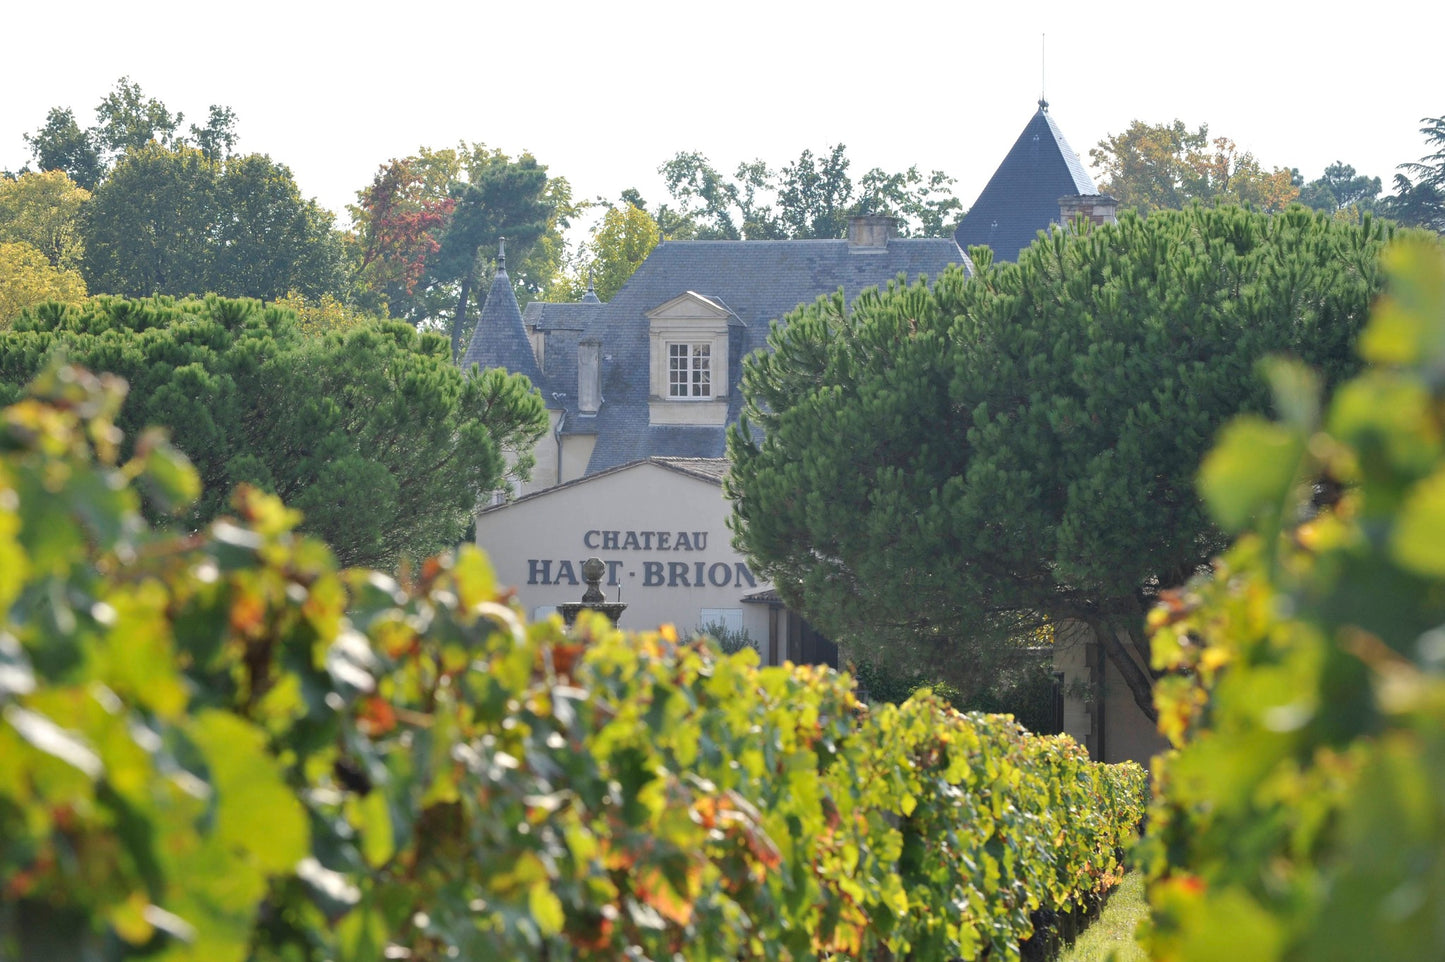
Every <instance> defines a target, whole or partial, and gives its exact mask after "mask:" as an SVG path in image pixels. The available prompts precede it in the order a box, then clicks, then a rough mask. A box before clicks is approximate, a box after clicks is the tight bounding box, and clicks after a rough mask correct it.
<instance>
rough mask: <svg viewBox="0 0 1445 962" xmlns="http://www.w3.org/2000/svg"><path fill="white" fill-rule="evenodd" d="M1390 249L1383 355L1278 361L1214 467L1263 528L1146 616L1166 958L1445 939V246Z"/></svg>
mask: <svg viewBox="0 0 1445 962" xmlns="http://www.w3.org/2000/svg"><path fill="white" fill-rule="evenodd" d="M1386 266H1387V268H1388V269H1389V271H1390V274H1391V278H1392V281H1391V285H1390V294H1389V296H1388V297H1387V298H1385V299H1384V300H1383V301H1382V302H1381V303H1380V304H1379V305H1377V307H1376V309H1375V312H1374V315H1373V318H1372V320H1371V321H1370V324H1369V326H1368V327H1367V328H1366V330H1365V331H1364V334H1363V336H1362V340H1361V353H1362V355H1363V356H1364V358H1365V359H1366V361H1367V362H1368V363H1369V367H1368V369H1367V370H1366V371H1365V372H1364V373H1363V374H1361V375H1360V376H1358V377H1357V378H1355V379H1354V380H1352V381H1350V382H1348V383H1346V384H1345V385H1344V386H1342V387H1341V388H1340V389H1339V390H1338V391H1337V392H1336V393H1335V395H1334V397H1333V398H1332V399H1331V401H1330V402H1329V404H1328V405H1327V406H1326V405H1323V404H1322V403H1321V401H1320V399H1319V392H1318V386H1317V382H1316V379H1315V378H1314V376H1313V375H1312V374H1311V373H1310V372H1309V371H1307V370H1305V369H1304V368H1302V367H1298V366H1295V365H1291V364H1288V363H1285V362H1279V363H1276V364H1275V365H1274V366H1273V367H1271V368H1270V372H1269V373H1270V378H1271V381H1272V383H1273V387H1274V391H1275V395H1276V398H1277V407H1278V410H1279V412H1280V418H1279V419H1278V420H1276V421H1266V420H1264V419H1262V418H1255V417H1251V418H1241V419H1239V420H1236V421H1235V422H1233V423H1232V424H1231V426H1230V427H1229V428H1228V429H1227V430H1226V431H1225V432H1224V433H1223V435H1222V436H1221V438H1220V441H1219V443H1218V445H1217V446H1216V448H1215V449H1214V451H1213V453H1212V454H1211V455H1210V456H1209V457H1208V458H1207V459H1206V461H1205V462H1204V464H1203V467H1202V470H1201V473H1200V487H1201V491H1202V492H1203V494H1204V496H1205V499H1206V500H1207V501H1208V503H1209V506H1210V508H1211V510H1212V512H1213V513H1214V515H1215V517H1216V518H1217V519H1218V520H1219V521H1220V523H1221V524H1222V525H1224V526H1226V527H1228V528H1230V529H1231V530H1233V531H1236V532H1240V531H1242V532H1244V534H1243V535H1242V536H1241V537H1240V539H1239V540H1238V542H1237V543H1236V545H1235V546H1234V548H1233V549H1232V550H1230V551H1229V552H1228V553H1227V554H1226V555H1225V556H1224V557H1223V558H1222V559H1221V560H1220V561H1219V562H1218V564H1217V565H1216V570H1215V571H1214V573H1213V576H1212V577H1210V578H1207V579H1201V580H1198V581H1196V582H1195V583H1193V584H1192V585H1190V586H1189V587H1188V588H1187V589H1185V590H1182V591H1180V592H1176V593H1174V594H1172V595H1170V596H1167V597H1166V598H1165V601H1164V604H1163V605H1162V606H1161V607H1160V608H1158V609H1157V610H1156V611H1155V612H1154V613H1153V615H1152V616H1151V620H1152V622H1153V626H1154V660H1155V667H1156V668H1160V669H1168V670H1170V671H1171V672H1172V674H1171V675H1170V677H1168V678H1167V679H1166V680H1165V681H1163V682H1161V684H1160V686H1159V689H1158V698H1159V706H1160V720H1161V727H1162V728H1163V729H1164V731H1165V732H1166V734H1168V735H1169V737H1170V738H1171V739H1172V740H1173V742H1174V744H1175V745H1176V746H1178V751H1177V752H1174V753H1171V754H1170V755H1168V756H1165V757H1164V758H1163V759H1161V760H1160V762H1159V764H1157V765H1156V769H1155V774H1156V777H1157V792H1158V794H1157V800H1156V802H1155V804H1154V806H1153V809H1152V814H1151V831H1150V833H1149V838H1148V840H1147V843H1146V852H1147V858H1148V860H1149V864H1150V877H1151V881H1150V903H1151V910H1152V916H1153V920H1152V927H1151V929H1150V930H1149V931H1148V932H1147V933H1146V935H1145V941H1146V943H1147V945H1148V946H1149V948H1150V950H1151V952H1152V956H1151V957H1154V958H1159V959H1175V960H1205V959H1220V958H1229V959H1231V960H1237V962H1247V960H1286V959H1289V960H1293V959H1301V960H1303V959H1309V960H1336V959H1338V960H1346V959H1349V960H1358V959H1367V958H1369V959H1376V958H1381V959H1394V960H1411V959H1439V958H1441V957H1442V956H1445V924H1442V919H1445V633H1442V627H1441V626H1442V623H1445V253H1442V250H1441V248H1440V246H1439V245H1438V244H1435V243H1430V242H1425V241H1417V242H1415V243H1412V244H1407V245H1397V246H1396V247H1394V248H1393V249H1392V250H1391V251H1389V252H1388V255H1387V258H1386ZM1301 505H1303V507H1301Z"/></svg>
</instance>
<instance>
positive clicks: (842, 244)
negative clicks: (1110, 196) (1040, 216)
mask: <svg viewBox="0 0 1445 962" xmlns="http://www.w3.org/2000/svg"><path fill="white" fill-rule="evenodd" d="M950 264H963V265H965V269H966V270H969V271H972V265H971V264H969V263H968V259H967V257H966V256H965V255H964V253H963V252H962V251H961V250H960V249H959V247H958V245H957V244H956V243H955V242H954V241H953V239H952V238H933V239H921V238H893V239H890V240H889V242H888V244H887V246H886V247H875V248H863V247H852V246H850V245H849V243H848V241H846V240H802V241H668V242H664V243H663V244H660V245H659V246H658V247H657V248H656V249H655V250H654V251H653V252H652V254H651V255H650V256H649V257H648V258H647V260H646V261H644V262H643V264H642V266H641V267H639V268H638V269H637V271H636V273H634V274H633V275H632V277H631V278H630V279H629V280H628V281H627V283H626V284H624V285H623V286H622V289H621V290H619V291H618V292H617V293H616V294H615V295H614V296H613V298H612V300H610V301H608V302H607V303H605V304H604V303H595V304H594V303H579V304H544V303H532V304H528V305H527V309H526V313H525V322H526V324H527V325H528V326H529V327H534V328H536V329H537V330H540V331H542V332H544V333H545V335H546V337H545V347H544V348H543V357H542V381H541V382H539V383H540V384H541V385H542V390H543V395H544V397H546V398H547V399H548V402H549V405H560V406H561V407H562V408H563V410H564V412H565V414H564V419H563V422H562V432H563V433H564V434H571V433H578V434H596V435H597V442H596V446H595V447H594V448H593V452H592V459H591V461H590V463H589V464H588V468H587V473H588V474H594V473H596V472H598V471H603V470H607V469H609V468H612V467H616V466H618V465H623V464H627V463H630V462H633V461H640V460H644V459H647V458H654V457H667V458H721V457H722V456H723V453H724V434H725V432H724V429H723V428H721V427H703V426H691V425H687V426H683V425H659V426H656V427H654V426H652V425H651V424H650V423H649V414H648V391H649V383H650V381H649V377H650V375H649V370H648V365H649V363H650V357H649V341H648V337H649V322H648V319H647V312H648V311H650V310H653V309H654V308H657V307H659V306H661V305H662V304H665V303H666V302H667V301H669V300H671V299H673V298H675V297H677V296H678V295H679V294H683V293H685V292H688V291H693V292H695V293H697V294H700V295H702V296H704V297H707V298H709V299H710V300H712V301H714V302H717V303H719V304H721V305H724V306H725V307H726V308H727V310H728V311H730V312H731V315H732V316H731V317H730V318H729V349H728V372H727V376H728V384H729V390H728V400H729V403H728V414H727V421H728V423H729V424H731V423H732V422H734V421H736V420H737V417H738V414H739V413H740V411H741V410H742V398H741V394H740V392H739V391H738V388H737V385H738V382H739V379H740V378H741V373H742V359H743V357H744V356H745V355H747V354H750V353H752V352H753V351H755V350H757V349H759V348H761V347H763V346H765V344H766V341H767V336H768V330H769V325H770V323H771V322H772V321H774V320H776V319H779V318H781V317H783V316H784V315H785V314H787V313H789V312H790V311H792V310H793V309H794V308H796V307H797V306H798V305H799V304H805V303H811V302H812V301H814V300H816V299H817V298H818V297H820V296H822V295H825V294H831V293H833V292H835V291H837V290H838V289H839V288H842V290H843V293H844V296H845V297H846V298H847V299H848V300H850V301H851V300H853V299H854V298H856V297H857V296H858V294H859V293H861V292H862V291H863V290H864V289H865V288H868V287H874V286H881V285H886V284H887V283H888V282H889V281H891V280H893V279H895V278H896V277H898V276H899V275H900V274H901V275H904V276H905V277H907V279H908V280H909V281H913V280H915V279H917V278H918V277H920V276H924V277H927V278H929V279H933V278H936V277H937V276H938V275H939V274H940V273H942V271H943V270H944V268H945V267H947V266H948V265H950ZM484 313H485V311H484ZM482 334H483V332H482V331H481V328H480V325H479V328H478V338H480V337H481V336H482ZM478 338H474V339H473V347H474V348H479V350H478V352H477V354H475V355H474V354H473V351H472V350H471V349H469V350H468V352H467V360H468V362H470V361H471V360H472V359H473V358H474V357H475V358H476V359H477V360H478V361H479V363H488V364H496V363H499V361H497V360H493V359H492V358H491V357H486V356H485V351H484V350H483V349H482V348H484V347H485V345H480V346H479V344H478ZM585 339H596V340H598V341H600V342H601V345H602V346H601V355H602V362H601V363H602V372H601V375H602V399H603V400H602V405H601V408H600V410H598V412H597V413H596V414H595V415H584V414H581V413H580V412H579V411H578V410H577V344H578V342H579V341H581V340H585Z"/></svg>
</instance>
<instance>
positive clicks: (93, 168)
mask: <svg viewBox="0 0 1445 962" xmlns="http://www.w3.org/2000/svg"><path fill="white" fill-rule="evenodd" d="M25 143H26V145H27V146H28V147H29V148H30V153H31V157H32V159H33V160H34V163H35V166H36V168H38V169H39V170H40V171H41V172H48V171H52V170H59V171H64V172H65V174H66V175H67V176H69V177H70V179H71V180H73V181H75V183H76V184H77V185H78V186H79V187H81V188H82V189H83V190H94V189H95V187H96V185H97V184H99V183H100V181H101V179H102V178H103V177H104V176H105V172H106V165H105V161H104V160H102V159H101V156H100V147H99V145H98V144H97V143H96V137H95V132H94V131H93V130H81V129H80V125H79V124H78V123H76V121H75V113H74V111H72V110H71V109H70V108H69V107H65V108H61V107H52V108H51V109H50V112H49V113H48V114H47V115H46V117H45V126H43V127H41V128H40V129H39V130H37V131H36V132H35V133H33V134H26V135H25Z"/></svg>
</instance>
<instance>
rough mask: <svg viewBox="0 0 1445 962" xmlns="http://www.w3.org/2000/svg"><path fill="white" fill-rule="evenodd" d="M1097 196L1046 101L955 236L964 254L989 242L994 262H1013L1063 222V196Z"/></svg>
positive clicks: (1040, 101) (1042, 101)
mask: <svg viewBox="0 0 1445 962" xmlns="http://www.w3.org/2000/svg"><path fill="white" fill-rule="evenodd" d="M1098 193H1099V188H1097V187H1096V186H1094V181H1093V179H1092V178H1090V177H1089V172H1088V171H1087V170H1085V169H1084V164H1083V161H1081V160H1079V155H1078V154H1076V153H1074V150H1073V148H1071V147H1070V146H1069V143H1068V141H1066V140H1064V135H1063V133H1062V132H1061V131H1060V130H1059V127H1058V125H1057V124H1055V123H1054V118H1053V117H1051V116H1049V104H1048V101H1046V100H1042V99H1041V100H1039V109H1038V112H1037V113H1035V114H1034V115H1033V117H1032V118H1031V119H1030V120H1029V122H1028V126H1026V127H1025V128H1024V132H1023V133H1022V134H1020V135H1019V139H1018V140H1017V141H1015V142H1014V145H1013V149H1012V150H1010V151H1009V152H1008V156H1007V157H1005V158H1004V159H1003V163H1002V164H999V167H998V170H996V171H994V174H993V177H992V178H991V179H990V180H989V182H988V186H987V187H985V188H984V189H983V193H981V194H979V195H978V200H976V201H975V202H974V204H973V206H972V207H970V208H969V211H968V213H967V214H966V215H964V218H963V220H962V221H960V222H959V224H958V230H956V231H954V232H953V237H954V239H955V240H956V241H958V246H959V247H961V248H963V249H964V250H965V251H966V250H968V248H969V246H970V245H972V244H986V245H988V246H989V247H991V248H992V249H993V257H994V260H996V261H1014V260H1017V259H1018V256H1019V251H1021V250H1023V249H1024V248H1025V247H1027V246H1029V245H1030V244H1032V243H1033V242H1034V237H1035V235H1036V234H1037V233H1038V232H1039V231H1041V230H1046V229H1047V228H1048V226H1049V225H1050V224H1057V223H1060V220H1061V215H1060V213H1059V201H1060V199H1061V198H1064V197H1070V198H1078V197H1080V196H1081V195H1098Z"/></svg>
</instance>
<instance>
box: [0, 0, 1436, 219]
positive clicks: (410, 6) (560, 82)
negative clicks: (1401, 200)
mask: <svg viewBox="0 0 1445 962" xmlns="http://www.w3.org/2000/svg"><path fill="white" fill-rule="evenodd" d="M0 17H3V19H0V23H3V24H4V25H5V28H6V29H5V33H6V34H7V35H8V39H9V41H10V42H8V43H7V44H6V45H5V47H6V52H5V56H4V57H3V58H0V76H3V87H0V89H3V90H4V93H3V95H0V169H12V170H13V169H17V168H19V167H20V166H21V165H23V164H25V163H26V162H27V161H28V160H29V153H28V150H27V148H26V145H25V143H24V141H23V139H22V135H23V134H24V133H26V132H27V131H34V130H36V129H38V128H39V127H40V126H41V125H42V124H43V123H44V120H45V114H46V111H47V110H48V109H49V108H51V107H54V106H68V107H72V108H73V109H74V110H75V113H76V117H77V120H78V121H79V122H80V123H81V124H82V126H87V125H89V124H91V123H94V107H95V105H96V104H97V103H98V102H99V101H100V99H101V98H102V97H103V96H104V95H105V94H106V93H107V92H108V91H109V90H110V89H111V88H112V87H113V86H114V85H115V82H116V80H117V79H119V78H120V77H122V76H128V77H130V79H131V80H133V81H135V82H137V83H139V84H140V85H141V87H142V88H143V90H144V91H145V93H146V94H147V95H149V96H153V97H156V98H158V99H160V100H161V101H163V102H164V103H165V104H166V105H167V106H168V107H170V108H171V109H172V110H173V111H174V110H180V111H183V112H184V113H185V114H186V117H187V122H189V121H191V120H195V121H198V122H203V121H204V119H205V116H206V112H207V107H208V105H210V104H213V103H214V104H224V105H227V106H229V107H231V108H232V109H233V110H235V112H236V114H237V117H238V131H239V134H240V142H239V144H238V149H239V150H241V151H244V152H248V153H249V152H259V153H265V154H269V155H270V156H271V157H272V158H273V159H274V160H276V161H279V162H281V163H284V164H287V165H288V166H289V167H290V168H291V170H292V171H293V173H294V174H295V176H296V180H297V182H298V183H299V184H300V186H301V190H302V192H303V193H304V194H306V195H307V196H314V197H316V198H317V199H318V200H319V201H320V202H321V204H322V205H323V206H325V207H327V208H329V209H331V210H334V211H336V212H338V213H341V212H342V210H343V209H344V207H345V205H346V204H348V203H351V202H353V201H354V200H355V195H356V191H357V190H358V189H360V188H361V187H363V186H365V185H366V184H367V183H369V182H370V180H371V177H372V175H373V174H374V173H375V171H376V169H377V167H378V166H379V165H380V164H382V163H383V162H385V161H386V160H388V159H389V158H392V157H401V156H406V155H408V154H411V153H414V152H415V151H416V150H417V148H418V147H420V146H423V145H425V146H428V147H434V148H440V147H445V146H451V145H454V144H455V143H456V142H457V141H459V140H467V141H474V142H475V141H480V142H482V143H485V144H487V145H488V146H490V147H497V148H500V149H501V150H503V151H505V152H507V153H509V154H517V153H519V152H521V151H524V150H530V151H531V152H532V153H533V154H534V155H535V156H536V157H537V159H538V160H539V161H541V162H542V163H544V164H546V165H547V166H548V168H549V170H550V172H551V173H552V174H553V175H562V176H565V177H567V178H568V179H569V180H570V181H571V182H572V185H573V189H574V193H575V195H576V196H577V197H579V198H581V197H591V196H597V195H601V196H605V197H608V198H615V197H616V196H617V195H618V194H619V193H620V192H621V191H622V190H623V189H624V188H626V187H636V188H638V189H639V190H641V191H642V193H643V196H644V197H645V198H646V199H647V200H648V201H649V202H650V203H651V204H653V205H655V204H656V203H657V202H659V201H661V200H663V199H665V198H664V196H663V190H662V186H661V180H660V178H659V177H658V176H657V173H656V171H657V167H658V165H659V164H661V163H662V162H663V161H665V160H667V159H668V158H669V157H671V156H672V155H673V154H675V153H677V152H678V151H680V150H699V151H701V152H703V153H704V154H706V155H707V156H708V157H710V158H711V159H712V160H713V162H714V163H715V164H716V165H717V166H719V167H720V168H723V169H725V170H729V171H730V170H731V169H732V168H733V167H735V166H736V165H737V163H738V162H740V161H743V160H751V159H753V158H762V159H763V160H765V161H767V162H769V163H770V164H772V165H774V166H778V165H781V164H782V163H783V162H785V161H787V160H791V159H793V158H795V157H797V156H798V154H799V153H800V152H801V151H802V150H803V149H804V148H810V149H812V150H813V151H814V152H815V153H819V152H821V151H823V150H825V149H826V148H827V147H828V146H829V145H831V144H834V143H844V144H846V145H847V148H848V156H849V157H850V158H851V159H852V161H853V167H852V171H851V172H852V174H853V175H854V177H855V178H856V177H857V176H859V175H861V174H862V173H863V172H864V171H865V170H867V169H868V168H869V167H873V166H881V167H884V168H886V169H888V170H890V171H892V170H901V169H904V168H907V167H909V166H911V165H914V164H916V165H918V166H919V167H920V168H921V169H922V170H924V171H928V170H932V169H938V170H942V171H944V172H945V173H947V174H949V175H950V176H953V177H955V178H957V183H956V185H955V192H956V193H957V195H958V196H959V198H960V199H961V200H962V201H963V202H964V204H965V206H967V205H968V204H971V203H972V201H973V199H974V198H975V197H976V196H977V194H978V192H979V191H980V190H981V189H982V188H983V186H984V184H985V183H986V182H987V180H988V177H989V175H990V174H991V173H992V172H993V170H994V168H995V167H996V166H997V165H998V163H999V162H1000V161H1001V160H1002V159H1003V156H1004V154H1005V153H1007V151H1008V149H1009V147H1010V146H1012V144H1013V142H1014V140H1015V139H1016V138H1017V137H1018V135H1019V132H1020V131H1021V130H1022V129H1023V127H1024V125H1025V124H1026V123H1027V122H1028V119H1029V117H1030V116H1031V115H1032V114H1033V112H1034V110H1035V109H1036V101H1037V100H1038V98H1039V94H1040V91H1041V89H1042V91H1043V93H1044V94H1045V96H1046V97H1047V99H1048V101H1049V103H1050V112H1051V113H1052V114H1053V116H1054V118H1055V120H1056V121H1057V123H1058V124H1059V126H1060V128H1061V129H1062V130H1063V132H1064V135H1065V136H1066V137H1067V138H1068V140H1069V143H1070V145H1071V146H1072V147H1073V148H1074V150H1075V151H1077V152H1078V153H1079V154H1080V155H1081V156H1082V157H1083V158H1084V160H1085V162H1086V163H1087V162H1088V159H1089V157H1088V151H1089V148H1090V147H1092V146H1095V145H1096V144H1097V143H1098V141H1099V140H1100V139H1101V138H1103V137H1105V136H1106V135H1108V134H1110V133H1117V132H1119V131H1122V130H1124V129H1125V128H1126V127H1127V126H1128V125H1129V123H1130V121H1132V120H1134V119H1136V118H1137V119H1139V120H1143V121H1145V122H1149V123H1156V122H1165V121H1170V120H1173V119H1174V118H1176V117H1177V118H1179V119H1181V120H1183V121H1185V123H1187V124H1189V125H1190V126H1191V127H1193V126H1196V125H1198V124H1200V123H1208V124H1209V126H1210V131H1211V133H1213V134H1224V135H1228V136H1230V137H1232V138H1233V139H1234V140H1235V141H1236V142H1237V143H1238V144H1239V145H1240V147H1241V149H1245V150H1250V151H1253V152H1254V154H1255V156H1256V157H1257V158H1258V159H1259V160H1260V161H1261V163H1263V164H1264V165H1265V166H1266V167H1275V166H1283V167H1298V168H1300V170H1301V171H1302V172H1303V173H1304V174H1305V176H1306V178H1307V179H1310V178H1314V177H1317V176H1319V174H1320V173H1321V171H1322V170H1323V168H1324V167H1325V165H1326V164H1329V163H1331V162H1332V161H1334V160H1336V159H1339V160H1344V161H1345V162H1347V163H1350V164H1353V165H1354V166H1355V167H1356V168H1357V169H1358V170H1359V171H1360V172H1361V173H1366V174H1371V175H1374V176H1378V177H1380V178H1381V179H1382V180H1383V181H1384V182H1385V185H1386V190H1387V191H1388V189H1389V184H1390V181H1391V178H1392V177H1393V174H1394V170H1395V167H1396V165H1398V164H1400V163H1403V162H1405V161H1412V160H1416V159H1418V158H1419V157H1420V156H1421V155H1422V154H1423V153H1425V144H1424V141H1423V139H1422V138H1421V136H1420V134H1419V127H1420V119H1421V118H1422V117H1426V116H1432V117H1433V116H1440V115H1442V114H1445V73H1442V66H1441V64H1442V61H1441V54H1440V46H1439V43H1440V39H1439V38H1440V36H1441V35H1442V28H1445V7H1442V6H1441V5H1440V4H1439V3H1438V2H1437V0H1409V2H1405V0H1380V2H1376V3H1371V4H1369V5H1368V6H1367V7H1363V8H1352V9H1351V10H1350V11H1349V12H1346V11H1345V9H1344V8H1343V7H1341V8H1339V10H1338V12H1332V11H1331V10H1330V9H1329V8H1328V7H1326V6H1324V5H1306V4H1300V3H1291V4H1288V5H1285V4H1282V3H1280V4H1276V3H1275V2H1274V0H1256V2H1254V3H1248V4H1201V3H1194V4H1171V3H1160V2H1158V0H1152V2H1132V0H1131V2H1127V3H1104V4H1084V3H1059V2H1053V0H1024V2H1013V0H1008V2H998V3H991V4H981V3H977V2H952V3H944V2H923V0H885V2H878V3H873V4H868V5H861V4H859V5H850V4H847V3H839V2H830V3H815V2H807V3H798V2H793V0H735V2H732V3H727V4H717V3H708V4H700V3H687V2H668V3H652V2H629V3H606V2H573V0H561V2H546V0H514V2H510V3H495V2H490V0H482V2H476V3H466V4H463V3H453V2H443V0H408V2H400V3H398V2H391V3H386V4H380V3H363V4H350V5H342V4H318V3H311V2H308V0H289V2H278V0H253V2H249V3H224V4H222V3H216V4H201V3H196V2H194V0H186V2H162V0H125V2H116V0H106V2H104V3H100V2H95V0H77V2H72V3H68V4H64V5H62V6H61V7H54V6H50V5H42V4H41V3H39V2H38V0H16V2H14V3H8V4H6V9H5V11H4V13H3V14H0ZM1041 36H1042V37H1045V38H1046V39H1044V40H1043V42H1042V44H1041ZM1041 46H1043V48H1044V50H1045V51H1046V55H1045V57H1044V58H1043V69H1042V70H1041Z"/></svg>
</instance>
